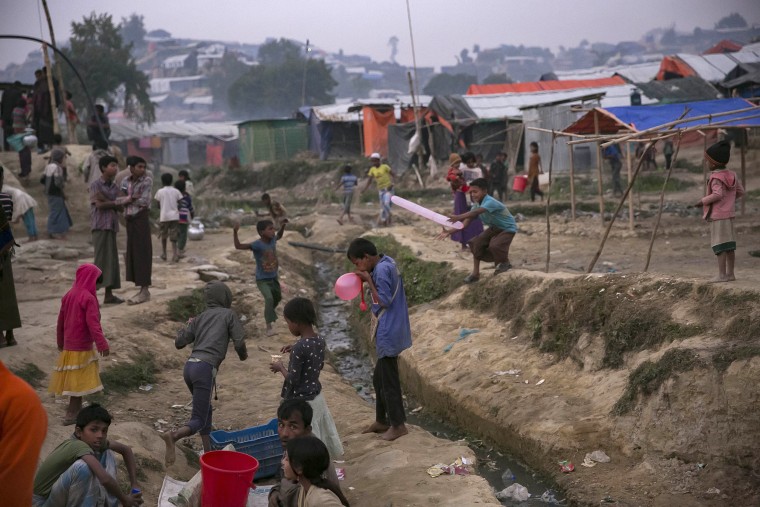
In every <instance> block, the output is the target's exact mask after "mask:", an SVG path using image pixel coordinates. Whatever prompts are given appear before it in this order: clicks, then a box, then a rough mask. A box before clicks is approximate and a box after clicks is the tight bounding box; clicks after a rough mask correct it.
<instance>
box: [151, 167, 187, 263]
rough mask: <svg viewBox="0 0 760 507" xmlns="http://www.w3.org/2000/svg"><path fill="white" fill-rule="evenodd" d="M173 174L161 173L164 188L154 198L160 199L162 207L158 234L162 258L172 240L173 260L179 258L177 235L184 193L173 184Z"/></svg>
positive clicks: (175, 260)
mask: <svg viewBox="0 0 760 507" xmlns="http://www.w3.org/2000/svg"><path fill="white" fill-rule="evenodd" d="M172 180H173V178H172V175H171V174H169V173H164V174H162V175H161V183H162V184H163V185H164V186H163V188H160V189H158V191H157V192H156V195H155V197H154V198H153V199H155V200H156V201H158V205H159V208H160V209H161V216H160V218H159V221H160V223H161V229H160V231H159V233H158V236H159V237H160V238H161V249H162V253H161V260H164V261H165V260H166V240H167V239H169V241H171V242H172V262H177V261H178V260H179V250H178V249H177V236H178V234H179V201H180V199H182V193H180V191H179V190H177V189H176V188H174V187H173V186H172Z"/></svg>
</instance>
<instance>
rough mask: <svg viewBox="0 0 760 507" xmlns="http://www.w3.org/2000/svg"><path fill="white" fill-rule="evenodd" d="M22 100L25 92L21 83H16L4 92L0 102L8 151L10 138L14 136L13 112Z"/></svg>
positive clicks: (0, 116)
mask: <svg viewBox="0 0 760 507" xmlns="http://www.w3.org/2000/svg"><path fill="white" fill-rule="evenodd" d="M22 98H24V90H22V88H21V81H16V82H14V83H13V85H12V86H11V87H10V88H8V89H7V90H5V91H4V92H3V98H2V100H1V101H0V118H2V120H3V141H4V142H5V149H6V150H9V149H10V146H8V137H10V136H12V135H13V134H14V131H13V110H14V109H15V108H16V106H17V105H18V104H19V101H20V100H21V99H22Z"/></svg>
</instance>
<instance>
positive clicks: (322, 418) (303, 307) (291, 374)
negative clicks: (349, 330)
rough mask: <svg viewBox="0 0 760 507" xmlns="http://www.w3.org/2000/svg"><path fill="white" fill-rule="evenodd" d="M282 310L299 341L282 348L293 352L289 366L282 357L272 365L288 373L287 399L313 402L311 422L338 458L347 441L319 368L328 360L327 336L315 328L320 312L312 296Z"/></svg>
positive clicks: (313, 429) (283, 394)
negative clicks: (343, 441) (325, 393)
mask: <svg viewBox="0 0 760 507" xmlns="http://www.w3.org/2000/svg"><path fill="white" fill-rule="evenodd" d="M282 314H283V316H284V317H285V322H287V323H288V330H290V334H292V335H293V336H297V337H298V341H297V342H296V343H295V344H293V345H286V346H284V347H283V348H282V352H283V353H288V352H289V353H290V361H289V362H288V367H287V368H285V365H284V364H282V362H281V361H275V362H273V363H272V364H271V365H270V367H269V369H270V370H272V372H274V373H276V372H280V373H282V376H283V377H285V382H283V385H282V392H281V393H280V396H282V399H283V400H294V399H301V400H305V401H307V402H309V405H311V408H312V409H313V411H314V416H313V419H312V422H311V427H312V431H313V432H314V435H315V436H316V437H317V438H319V439H320V440H322V441H323V442H324V443H325V444H326V445H327V448H328V449H329V450H330V456H332V457H333V458H338V457H339V456H342V455H343V445H342V444H341V443H340V436H338V430H337V429H336V428H335V422H334V421H333V418H332V414H330V409H329V408H328V407H327V402H326V401H325V397H324V396H322V384H320V382H319V372H320V371H322V367H323V366H324V364H325V340H324V338H322V337H321V336H319V335H318V334H317V333H316V332H315V331H314V326H315V325H316V323H317V312H316V311H315V310H314V305H313V304H312V303H311V301H309V300H308V299H306V298H293V299H291V300H290V301H288V303H287V304H286V305H285V308H284V309H283V310H282Z"/></svg>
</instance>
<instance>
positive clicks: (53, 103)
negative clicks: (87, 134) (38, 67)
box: [37, 44, 61, 135]
mask: <svg viewBox="0 0 760 507" xmlns="http://www.w3.org/2000/svg"><path fill="white" fill-rule="evenodd" d="M42 57H43V58H44V59H45V67H46V68H47V72H46V73H45V74H47V83H48V91H49V92H50V109H52V113H53V133H54V134H60V133H61V128H60V126H59V125H58V111H57V109H58V106H57V104H56V100H55V85H53V69H51V68H50V56H48V51H47V44H42ZM37 135H39V132H37Z"/></svg>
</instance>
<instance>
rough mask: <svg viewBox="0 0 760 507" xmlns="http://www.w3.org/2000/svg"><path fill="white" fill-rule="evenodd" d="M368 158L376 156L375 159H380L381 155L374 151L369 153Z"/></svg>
mask: <svg viewBox="0 0 760 507" xmlns="http://www.w3.org/2000/svg"><path fill="white" fill-rule="evenodd" d="M369 158H376V159H378V160H380V159H381V158H382V157H381V156H380V154H379V153H377V152H375V153H373V154H372V155H370V156H369Z"/></svg>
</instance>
